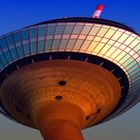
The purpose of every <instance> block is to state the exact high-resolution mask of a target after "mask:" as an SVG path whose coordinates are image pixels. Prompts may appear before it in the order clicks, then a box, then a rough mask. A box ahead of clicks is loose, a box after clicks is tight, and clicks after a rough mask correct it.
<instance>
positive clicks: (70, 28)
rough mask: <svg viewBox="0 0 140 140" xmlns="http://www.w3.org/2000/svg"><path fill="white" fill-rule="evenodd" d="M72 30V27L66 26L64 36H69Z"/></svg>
mask: <svg viewBox="0 0 140 140" xmlns="http://www.w3.org/2000/svg"><path fill="white" fill-rule="evenodd" d="M73 29H74V26H72V25H67V26H66V27H65V31H64V34H71V33H72V31H73Z"/></svg>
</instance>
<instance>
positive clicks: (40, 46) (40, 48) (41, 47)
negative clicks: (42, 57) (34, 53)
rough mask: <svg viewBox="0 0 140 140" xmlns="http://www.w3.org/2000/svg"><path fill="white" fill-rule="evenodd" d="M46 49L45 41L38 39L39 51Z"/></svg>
mask: <svg viewBox="0 0 140 140" xmlns="http://www.w3.org/2000/svg"><path fill="white" fill-rule="evenodd" d="M43 50H44V41H38V52H43Z"/></svg>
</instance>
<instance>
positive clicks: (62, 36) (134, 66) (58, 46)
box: [0, 18, 140, 140]
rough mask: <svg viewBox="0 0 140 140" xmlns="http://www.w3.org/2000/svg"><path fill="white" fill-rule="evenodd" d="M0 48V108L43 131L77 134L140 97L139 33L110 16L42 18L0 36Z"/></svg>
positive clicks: (70, 137)
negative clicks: (100, 17) (107, 18)
mask: <svg viewBox="0 0 140 140" xmlns="http://www.w3.org/2000/svg"><path fill="white" fill-rule="evenodd" d="M0 49H1V50H0V83H1V88H0V90H1V92H0V105H1V110H0V111H1V113H2V114H3V115H5V116H7V117H9V118H10V119H13V120H15V121H17V122H19V123H21V124H24V125H27V126H29V127H33V128H37V129H39V130H40V132H41V134H42V135H43V137H44V139H50V140H83V137H82V134H81V132H80V130H81V129H84V128H88V127H91V126H93V125H97V124H99V123H102V122H105V121H107V120H109V119H111V118H114V117H116V116H118V115H120V114H121V113H123V112H125V111H126V110H128V109H129V108H130V107H132V106H133V105H135V104H136V103H137V102H138V101H139V99H140V94H139V92H138V91H139V89H140V36H139V34H138V33H136V32H135V31H134V30H133V29H131V28H129V27H127V26H126V25H123V24H120V23H118V22H114V21H110V20H105V19H98V18H62V19H56V20H50V21H45V22H41V23H38V24H35V25H31V26H28V27H25V28H23V29H20V30H17V31H15V32H11V33H9V34H6V35H3V36H1V37H0Z"/></svg>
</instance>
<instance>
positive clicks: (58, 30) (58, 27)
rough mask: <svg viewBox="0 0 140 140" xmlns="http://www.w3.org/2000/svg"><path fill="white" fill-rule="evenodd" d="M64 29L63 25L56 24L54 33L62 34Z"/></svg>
mask: <svg viewBox="0 0 140 140" xmlns="http://www.w3.org/2000/svg"><path fill="white" fill-rule="evenodd" d="M64 29H65V26H63V25H58V26H56V31H55V34H56V35H62V34H63V32H64Z"/></svg>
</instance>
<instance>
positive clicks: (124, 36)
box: [118, 33, 129, 43]
mask: <svg viewBox="0 0 140 140" xmlns="http://www.w3.org/2000/svg"><path fill="white" fill-rule="evenodd" d="M128 36H129V35H128V34H125V33H124V34H123V35H122V36H121V37H120V38H119V39H118V42H121V43H122V42H124V41H125V40H126V39H127V38H128Z"/></svg>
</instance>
